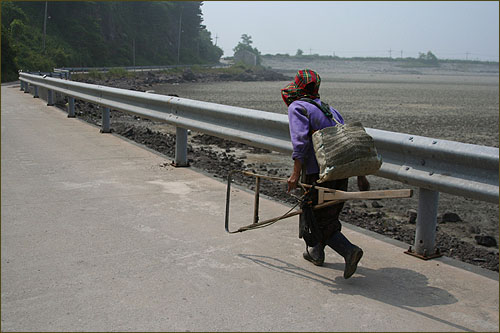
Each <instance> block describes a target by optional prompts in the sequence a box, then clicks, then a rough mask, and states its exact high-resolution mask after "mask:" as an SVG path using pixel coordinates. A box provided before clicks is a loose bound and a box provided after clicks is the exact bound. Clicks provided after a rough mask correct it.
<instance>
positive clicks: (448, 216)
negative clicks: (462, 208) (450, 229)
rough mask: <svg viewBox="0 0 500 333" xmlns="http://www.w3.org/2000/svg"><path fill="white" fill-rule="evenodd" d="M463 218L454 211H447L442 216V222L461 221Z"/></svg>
mask: <svg viewBox="0 0 500 333" xmlns="http://www.w3.org/2000/svg"><path fill="white" fill-rule="evenodd" d="M461 221H462V219H461V218H460V216H458V214H455V213H452V212H446V213H444V214H443V216H442V217H441V223H446V222H461Z"/></svg>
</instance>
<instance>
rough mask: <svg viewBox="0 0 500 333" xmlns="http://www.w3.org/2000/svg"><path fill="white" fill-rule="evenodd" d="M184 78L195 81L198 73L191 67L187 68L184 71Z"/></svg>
mask: <svg viewBox="0 0 500 333" xmlns="http://www.w3.org/2000/svg"><path fill="white" fill-rule="evenodd" d="M182 78H183V79H184V80H186V81H195V80H196V75H195V74H194V73H193V71H192V70H191V69H189V68H188V69H186V70H184V72H183V73H182Z"/></svg>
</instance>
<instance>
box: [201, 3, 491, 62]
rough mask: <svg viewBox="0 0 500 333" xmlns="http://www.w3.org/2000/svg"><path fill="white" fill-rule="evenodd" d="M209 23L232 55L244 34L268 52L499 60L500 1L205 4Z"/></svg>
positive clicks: (215, 39)
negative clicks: (432, 56)
mask: <svg viewBox="0 0 500 333" xmlns="http://www.w3.org/2000/svg"><path fill="white" fill-rule="evenodd" d="M201 9H202V13H203V23H202V24H204V25H205V26H206V27H207V30H208V31H210V32H211V34H212V40H213V42H214V43H216V45H217V46H219V47H221V48H222V50H223V51H224V56H232V55H233V48H234V47H235V46H236V45H237V44H238V42H240V41H241V35H242V34H247V35H250V36H251V37H252V41H253V44H252V46H253V47H256V48H257V49H258V50H259V51H260V52H261V54H277V53H282V54H285V53H288V54H290V55H295V54H296V52H297V49H301V50H302V51H303V52H304V54H320V55H336V56H339V57H389V56H391V57H393V58H396V57H401V55H402V56H403V57H418V55H419V53H427V52H428V51H431V52H432V53H434V54H435V55H436V56H437V57H438V58H440V59H463V60H489V61H498V60H499V57H498V55H499V52H498V44H499V22H498V16H499V2H498V1H401V2H399V1H397V2H396V1H204V2H203V5H202V7H201Z"/></svg>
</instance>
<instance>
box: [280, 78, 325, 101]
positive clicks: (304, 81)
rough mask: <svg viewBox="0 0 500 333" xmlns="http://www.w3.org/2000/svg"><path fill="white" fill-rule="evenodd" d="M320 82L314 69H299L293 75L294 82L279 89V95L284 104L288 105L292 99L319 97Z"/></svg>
mask: <svg viewBox="0 0 500 333" xmlns="http://www.w3.org/2000/svg"><path fill="white" fill-rule="evenodd" d="M320 83H321V78H320V76H319V74H318V73H316V72H315V71H313V70H310V69H304V70H300V71H298V72H297V75H295V80H294V82H291V83H289V84H288V85H287V86H286V87H285V88H283V89H281V97H282V98H283V101H284V102H285V103H286V105H290V104H292V102H293V101H295V100H297V99H300V98H303V97H308V98H311V99H316V98H319V85H320Z"/></svg>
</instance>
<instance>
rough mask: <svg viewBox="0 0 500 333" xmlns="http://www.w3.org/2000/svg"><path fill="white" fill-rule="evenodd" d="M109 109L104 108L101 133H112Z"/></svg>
mask: <svg viewBox="0 0 500 333" xmlns="http://www.w3.org/2000/svg"><path fill="white" fill-rule="evenodd" d="M109 114H110V112H109V108H108V107H105V106H104V107H102V127H101V133H111V129H110V126H109V123H110V122H109Z"/></svg>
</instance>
